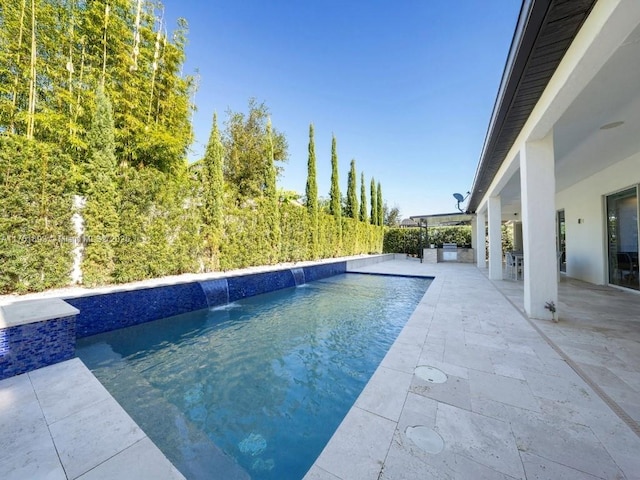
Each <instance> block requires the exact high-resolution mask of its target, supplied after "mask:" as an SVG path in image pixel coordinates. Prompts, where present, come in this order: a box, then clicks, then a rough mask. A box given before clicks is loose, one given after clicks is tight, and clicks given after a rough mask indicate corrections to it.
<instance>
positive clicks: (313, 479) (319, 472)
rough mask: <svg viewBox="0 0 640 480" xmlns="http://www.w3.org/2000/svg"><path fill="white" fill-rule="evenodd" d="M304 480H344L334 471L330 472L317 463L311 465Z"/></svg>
mask: <svg viewBox="0 0 640 480" xmlns="http://www.w3.org/2000/svg"><path fill="white" fill-rule="evenodd" d="M304 480H343V479H342V478H340V477H336V476H335V475H334V474H333V473H329V472H327V471H326V470H323V469H322V468H320V467H319V466H317V465H314V466H313V467H311V470H309V471H308V472H307V474H306V475H305V476H304Z"/></svg>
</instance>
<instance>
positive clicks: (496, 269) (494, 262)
mask: <svg viewBox="0 0 640 480" xmlns="http://www.w3.org/2000/svg"><path fill="white" fill-rule="evenodd" d="M488 204H489V278H490V279H491V280H502V204H501V202H500V197H489V202H488Z"/></svg>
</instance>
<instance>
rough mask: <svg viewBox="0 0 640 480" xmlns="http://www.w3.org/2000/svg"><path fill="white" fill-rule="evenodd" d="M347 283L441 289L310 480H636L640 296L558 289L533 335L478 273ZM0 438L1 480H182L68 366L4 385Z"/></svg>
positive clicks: (391, 268) (503, 284)
mask: <svg viewBox="0 0 640 480" xmlns="http://www.w3.org/2000/svg"><path fill="white" fill-rule="evenodd" d="M358 270H360V271H367V272H381V273H398V274H411V275H433V276H435V277H436V278H435V280H434V282H433V284H432V285H431V287H430V288H429V290H428V291H427V293H426V294H425V296H424V298H423V299H422V302H421V303H420V305H419V306H418V308H417V309H416V311H415V312H414V314H413V316H412V317H411V319H410V320H409V322H408V324H407V325H406V327H405V328H404V330H403V331H402V333H401V334H400V336H399V338H398V340H397V341H396V342H395V344H394V345H393V347H392V349H391V350H390V351H389V353H388V355H387V356H386V357H385V359H384V360H383V362H382V364H381V365H380V367H379V369H378V370H377V371H376V373H375V374H374V376H373V378H372V379H371V381H370V382H369V384H368V385H367V386H366V388H365V390H364V391H363V393H362V395H361V396H360V397H359V399H358V400H357V402H356V404H355V405H354V407H353V408H352V409H351V411H350V413H349V414H348V415H347V417H346V418H345V420H344V421H343V423H342V425H341V426H340V428H339V429H338V431H337V432H336V434H335V435H334V437H333V438H332V440H331V441H330V442H329V444H328V445H327V447H326V448H325V450H324V452H323V453H322V455H321V456H320V457H319V458H318V460H317V462H316V463H315V464H314V466H313V467H312V468H311V470H310V471H309V473H308V474H307V476H306V477H305V478H307V479H332V480H335V479H343V480H353V479H378V478H381V479H421V480H422V479H429V478H433V479H469V478H473V479H513V478H516V479H523V478H527V479H533V478H535V479H545V478H546V479H560V478H562V479H594V478H602V479H623V478H627V479H637V478H640V437H639V434H640V429H639V428H638V421H640V400H639V399H640V395H639V392H640V330H639V329H638V327H639V326H640V325H639V323H640V319H638V311H640V309H639V307H640V296H639V295H635V294H633V293H627V292H621V291H618V290H614V289H611V288H607V287H596V286H593V285H587V284H583V283H581V282H576V281H572V280H569V281H563V282H561V284H560V302H559V304H560V305H559V310H560V323H557V324H554V323H552V322H550V321H548V320H536V321H532V322H530V321H529V320H528V319H526V318H525V317H524V316H523V315H522V313H521V312H520V310H519V309H518V306H520V305H521V304H522V282H515V281H506V280H505V281H499V282H491V281H489V280H488V279H487V277H486V274H485V272H484V271H482V270H479V269H477V268H476V267H475V266H471V265H461V264H429V265H427V264H421V263H419V261H417V260H415V259H397V260H392V261H388V262H384V263H379V264H376V265H371V266H369V267H365V268H361V269H358ZM545 337H546V338H545ZM417 366H430V367H435V368H436V369H439V370H441V371H442V372H444V373H445V374H446V376H447V378H446V381H444V383H432V382H430V381H428V380H425V379H423V378H421V377H420V376H418V375H415V374H414V371H415V369H416V367H417ZM577 372H578V373H577ZM416 426H424V427H428V428H429V429H432V432H435V434H437V435H434V436H427V437H425V436H424V435H422V434H416V432H420V430H419V429H414V428H413V427H416ZM0 431H1V432H2V435H0V477H1V478H3V479H14V478H15V479H24V478H30V479H41V478H42V479H45V478H46V479H57V478H60V479H65V478H68V479H75V478H82V479H84V480H86V479H101V478H102V479H111V478H135V479H145V478H149V479H160V478H182V476H181V475H180V473H179V472H177V471H176V470H175V469H174V468H173V467H172V466H171V464H170V463H169V462H168V461H167V460H166V458H165V457H164V456H163V455H162V453H161V452H160V451H159V450H158V449H157V448H156V447H155V446H154V445H153V444H152V443H151V441H150V440H149V439H148V438H147V437H146V436H145V434H144V432H142V431H141V430H140V429H139V427H137V426H136V425H135V423H133V421H132V420H131V419H130V418H129V417H128V415H126V413H125V412H124V411H123V410H122V409H121V408H120V407H119V405H118V404H117V403H116V402H115V401H114V400H113V399H112V398H111V396H110V395H108V393H107V392H106V391H105V390H104V389H103V388H102V386H101V385H100V384H99V383H98V382H97V380H95V378H94V377H93V376H92V375H91V374H90V372H89V371H88V370H87V369H86V368H85V367H84V366H83V365H82V364H81V362H80V361H79V360H78V359H74V360H71V361H69V362H64V363H62V364H58V365H54V366H51V367H46V368H44V369H40V370H36V371H34V372H31V373H29V374H24V375H20V376H17V377H13V378H10V379H7V380H4V381H2V382H0ZM426 431H427V430H424V431H422V432H423V433H424V432H426ZM407 432H409V436H411V438H409V436H408V435H407ZM438 438H439V439H441V440H442V442H443V443H442V444H438V442H437V441H434V439H435V440H437V439H438ZM428 451H431V452H434V453H428ZM436 451H438V453H435V452H436ZM211 478H225V477H224V475H223V474H221V473H220V472H212V475H211Z"/></svg>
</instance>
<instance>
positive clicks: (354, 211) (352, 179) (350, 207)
mask: <svg viewBox="0 0 640 480" xmlns="http://www.w3.org/2000/svg"><path fill="white" fill-rule="evenodd" d="M356 183H357V179H356V161H355V160H351V169H350V170H349V177H348V183H347V205H346V209H345V210H346V212H345V213H346V216H347V217H350V218H353V219H354V220H358V214H359V212H358V194H357V193H356V191H357V190H356V188H357V187H356Z"/></svg>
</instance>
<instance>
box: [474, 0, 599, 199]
mask: <svg viewBox="0 0 640 480" xmlns="http://www.w3.org/2000/svg"><path fill="white" fill-rule="evenodd" d="M596 1H597V0H570V1H567V0H525V1H524V2H523V5H522V8H521V10H520V16H519V18H518V23H517V26H516V30H515V33H514V36H513V40H512V42H511V48H510V50H509V56H508V58H507V62H506V65H505V69H504V72H503V75H502V81H501V83H500V89H499V90H498V95H497V97H496V102H495V104H494V108H493V113H492V115H491V120H490V122H489V127H488V129H487V135H486V137H485V141H484V145H483V147H482V153H481V155H480V161H479V163H478V167H477V169H476V175H475V178H474V181H473V187H472V189H471V195H470V197H469V203H468V204H467V211H468V212H475V211H476V208H477V207H478V205H479V204H480V202H481V200H482V198H483V197H484V195H485V193H486V191H487V189H488V188H489V186H490V185H491V182H492V181H493V179H494V178H495V176H496V174H497V172H498V170H499V169H500V166H501V165H502V163H503V162H504V160H505V157H506V155H507V153H508V152H509V150H510V149H511V147H512V146H513V144H514V142H515V140H516V138H517V137H518V135H519V134H520V131H521V130H522V127H523V126H524V124H525V123H526V121H527V119H528V118H529V115H530V114H531V112H532V110H533V108H534V107H535V105H536V103H537V102H538V100H539V99H540V97H541V96H542V93H543V92H544V89H545V88H546V86H547V84H548V83H549V80H550V79H551V77H552V76H553V74H554V72H555V71H556V68H557V67H558V65H559V63H560V61H561V60H562V58H563V57H564V55H565V53H566V51H567V50H568V48H569V46H570V45H571V43H572V42H573V40H574V38H575V36H576V34H577V33H578V31H579V30H580V27H582V24H583V23H584V21H585V19H586V18H587V16H588V15H589V12H590V11H591V9H592V8H593V6H594V4H595V3H596Z"/></svg>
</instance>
